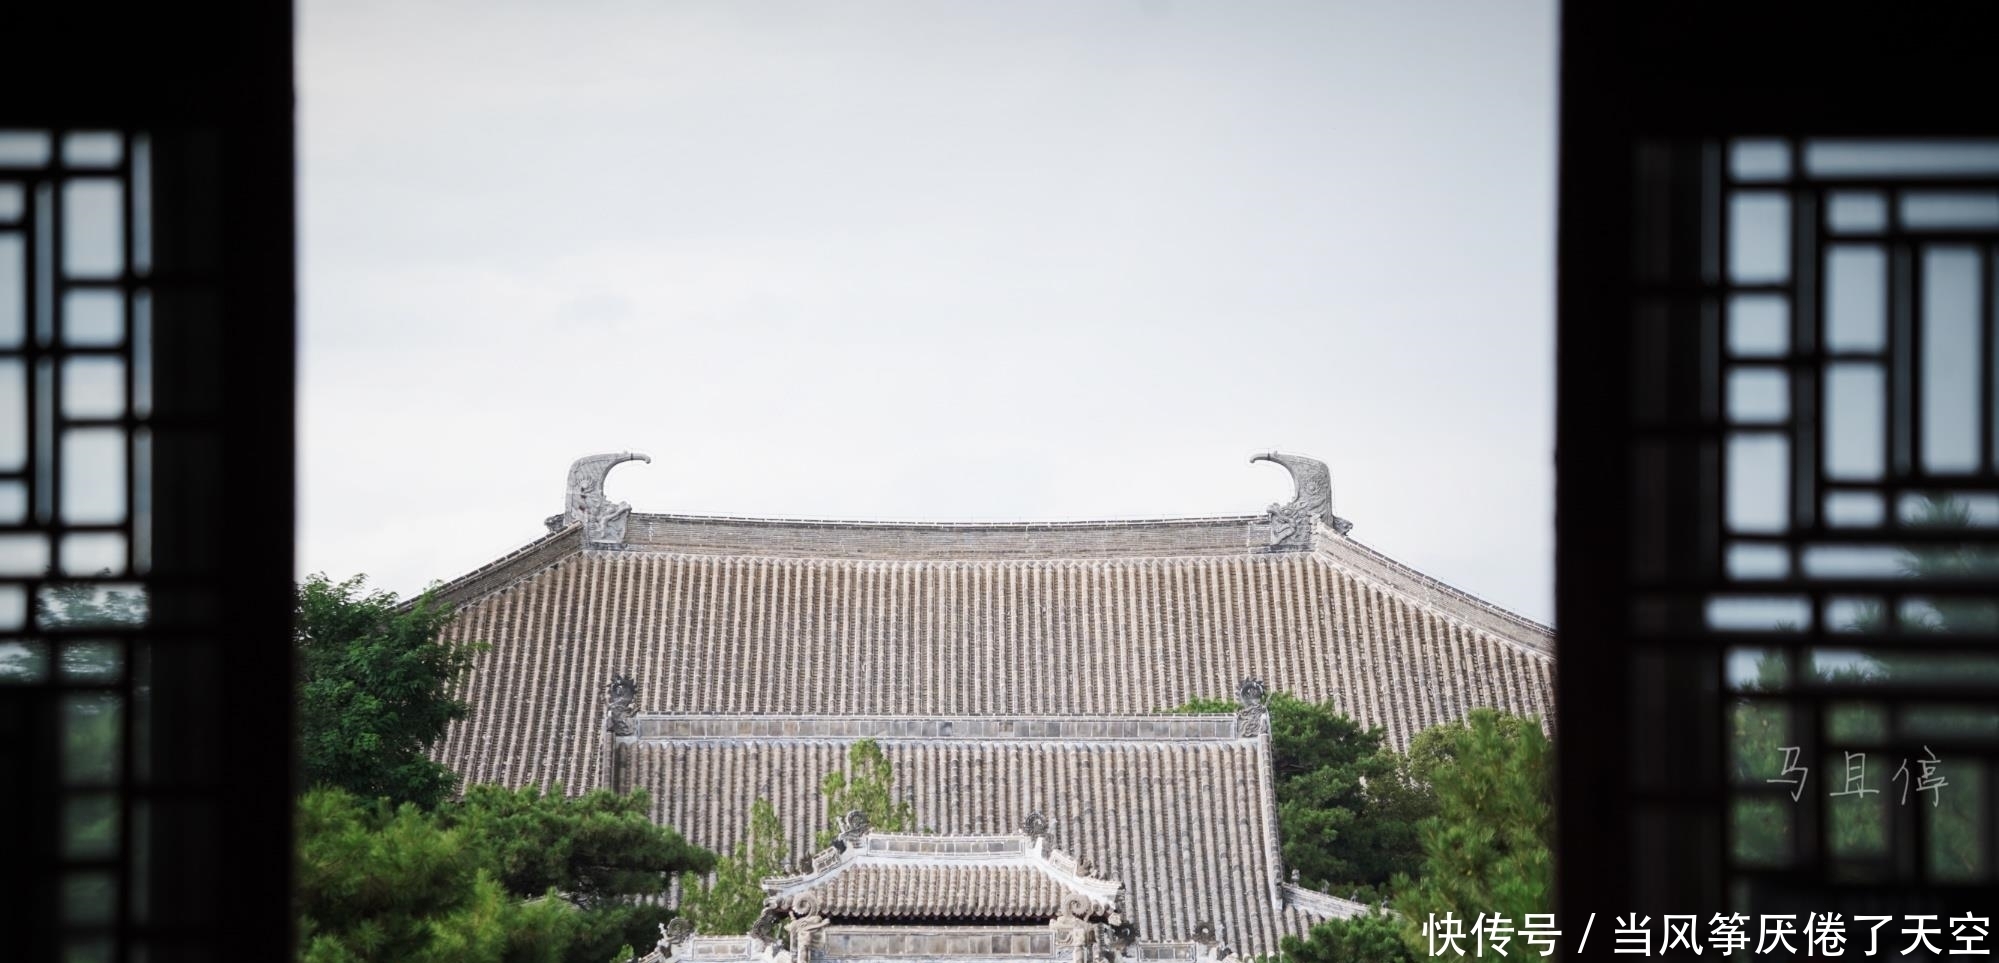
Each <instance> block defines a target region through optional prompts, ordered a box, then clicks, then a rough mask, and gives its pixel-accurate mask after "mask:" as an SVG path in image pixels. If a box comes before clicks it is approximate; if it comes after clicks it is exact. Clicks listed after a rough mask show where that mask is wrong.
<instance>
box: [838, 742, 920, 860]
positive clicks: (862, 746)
mask: <svg viewBox="0 0 1999 963" xmlns="http://www.w3.org/2000/svg"><path fill="white" fill-rule="evenodd" d="M819 794H820V795H822V796H824V797H826V825H827V826H828V827H829V828H827V829H823V830H820V832H819V838H818V846H819V847H820V848H822V849H823V848H825V847H827V846H831V845H833V840H834V838H835V837H837V836H838V835H839V832H838V831H837V830H835V829H833V828H831V827H834V826H840V825H843V824H844V822H845V820H846V818H847V814H848V813H850V812H852V811H854V810H856V809H858V810H860V811H861V812H864V813H866V814H867V816H868V825H870V826H872V827H874V828H875V830H876V831H878V832H885V833H899V832H903V831H905V830H908V829H909V828H911V827H912V826H913V825H914V824H915V822H916V813H915V810H914V807H912V806H911V805H910V804H909V803H907V802H896V801H895V771H894V767H893V766H891V765H890V764H889V761H888V756H887V755H885V754H883V753H882V747H881V745H880V744H878V743H876V742H875V741H874V740H873V739H862V740H860V741H859V742H856V743H854V745H853V747H852V748H850V749H848V750H847V770H846V771H845V772H841V771H840V770H837V769H836V770H834V771H832V772H829V773H827V774H826V776H825V778H823V779H821V780H820V781H819Z"/></svg>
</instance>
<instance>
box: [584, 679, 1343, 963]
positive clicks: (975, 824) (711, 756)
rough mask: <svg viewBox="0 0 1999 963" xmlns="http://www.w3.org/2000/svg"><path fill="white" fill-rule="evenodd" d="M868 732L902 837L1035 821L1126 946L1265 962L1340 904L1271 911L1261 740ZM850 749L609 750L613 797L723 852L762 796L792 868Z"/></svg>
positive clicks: (822, 815)
mask: <svg viewBox="0 0 1999 963" xmlns="http://www.w3.org/2000/svg"><path fill="white" fill-rule="evenodd" d="M646 721H647V720H645V719H644V718H641V719H640V720H639V726H640V729H641V731H643V730H644V729H645V723H646ZM785 721H786V720H778V725H779V726H780V727H781V726H782V724H783V722H785ZM799 721H802V722H809V721H810V720H799ZM1184 721H1186V722H1188V723H1194V722H1197V721H1201V720H1199V719H1198V717H1195V718H1188V719H1186V720H1184ZM1205 721H1207V722H1213V721H1216V720H1214V719H1208V720H1205ZM769 724H771V720H768V719H765V720H758V721H757V722H756V725H758V726H764V725H769ZM1191 731H1192V730H1191V729H1190V730H1189V732H1190V733H1191ZM884 733H885V734H883V735H881V736H880V737H878V739H877V741H878V742H879V744H880V745H881V746H882V749H883V753H884V755H885V756H886V757H887V758H888V760H889V762H890V764H891V765H892V766H893V769H894V773H895V776H894V779H895V785H894V790H893V791H894V794H895V796H896V797H897V798H898V799H907V800H909V801H910V802H911V804H912V805H913V808H914V811H915V818H916V826H915V827H914V829H915V830H916V831H918V832H923V833H938V834H953V835H975V834H1006V833H1012V832H1015V831H1017V830H1018V829H1019V827H1021V826H1023V825H1024V824H1025V823H1026V821H1027V819H1028V817H1029V815H1030V814H1033V813H1039V814H1041V815H1042V816H1044V817H1045V818H1046V819H1047V822H1048V830H1047V840H1048V844H1049V845H1050V846H1052V847H1054V848H1056V849H1059V850H1061V851H1062V852H1064V853H1068V854H1070V855H1072V856H1073V857H1074V858H1075V859H1076V860H1077V861H1078V862H1079V864H1080V866H1079V871H1080V872H1082V873H1084V874H1087V875H1089V876H1092V877H1097V878H1101V879H1105V880H1114V881H1116V882H1118V883H1121V884H1123V887H1124V888H1123V893H1124V912H1125V914H1126V915H1127V916H1128V917H1129V918H1131V919H1132V920H1133V922H1134V923H1136V925H1137V928H1138V937H1139V938H1140V939H1141V940H1146V941H1167V942H1173V941H1184V940H1188V939H1190V938H1192V937H1193V935H1194V933H1195V928H1196V927H1197V926H1198V925H1199V924H1201V923H1204V922H1205V923H1211V924H1213V925H1214V927H1215V929H1216V934H1217V936H1218V937H1219V938H1220V940H1221V941H1222V942H1223V943H1226V944H1229V945H1231V946H1234V947H1236V948H1237V949H1238V951H1240V952H1243V953H1245V954H1247V955H1256V954H1262V953H1275V952H1276V951H1277V948H1278V941H1279V940H1280V939H1281V938H1282V937H1283V936H1285V935H1291V934H1302V933H1303V932H1304V931H1305V930H1307V929H1309V927H1310V926H1311V924H1312V923H1314V922H1317V921H1319V920H1321V919H1324V918H1325V915H1326V913H1327V912H1328V910H1327V907H1328V906H1332V907H1335V908H1337V907H1340V906H1343V905H1345V904H1344V901H1334V902H1333V903H1327V904H1323V905H1321V904H1313V905H1312V906H1311V907H1307V906H1306V902H1307V901H1304V900H1299V899H1295V898H1287V894H1286V889H1287V887H1285V886H1284V885H1282V879H1281V876H1282V868H1281V866H1280V865H1279V857H1278V841H1277V822H1276V819H1277V814H1276V805H1275V801H1274V797H1273V796H1272V788H1273V787H1272V785H1271V772H1270V761H1269V749H1268V745H1269V743H1268V740H1267V739H1263V738H1240V737H1237V736H1235V735H1234V734H1233V733H1231V734H1228V735H1222V736H1208V737H1198V736H1194V735H1190V734H1189V733H1180V734H1177V735H1178V736H1179V737H1173V736H1169V737H1155V738H1137V737H1134V738H1125V739H1113V738H1091V737H1082V738H1056V737H1042V738H1022V739H994V738H965V739H954V738H930V737H924V736H916V737H907V736H905V737H897V736H895V735H893V734H892V732H891V731H889V730H884ZM852 742H853V739H852V738H798V737H786V736H781V735H780V736H770V735H755V734H752V735H745V736H740V737H729V736H722V735H717V734H715V733H713V732H711V733H710V734H708V735H704V736H700V737H695V738H684V739H672V738H651V739H648V738H638V739H632V740H628V741H620V742H618V743H616V746H617V750H616V751H617V752H618V753H619V754H620V757H621V758H620V765H619V769H620V771H621V772H622V773H623V775H622V777H621V778H620V781H619V785H620V786H621V787H642V788H645V789H646V790H648V792H649V793H650V794H651V797H652V805H653V816H654V818H655V819H656V820H657V821H659V822H661V823H663V824H665V825H669V826H673V827H675V828H676V829H678V830H680V832H681V833H682V834H683V835H684V836H686V837H687V839H688V840H689V841H690V842H693V843H695V844H697V845H701V846H705V847H708V848H710V849H715V850H718V851H723V852H727V851H729V850H731V849H732V848H733V847H734V846H735V844H736V842H737V841H738V840H739V839H741V838H742V835H743V833H744V831H745V829H746V827H747V826H748V824H749V816H750V808H751V806H752V804H753V803H754V802H755V801H756V800H757V799H758V798H759V797H762V798H767V799H769V800H770V801H771V802H772V804H773V806H774V808H775V809H776V811H777V815H778V818H779V820H780V821H781V822H782V823H783V824H784V827H785V835H786V838H787V839H788V840H789V841H790V844H791V853H792V856H793V859H794V861H795V860H797V859H798V858H800V857H801V856H802V855H803V854H806V853H810V852H812V851H813V850H814V848H815V847H814V842H815V837H816V836H817V834H818V833H819V832H820V831H821V830H822V829H827V828H830V823H829V821H828V817H827V813H826V811H825V803H824V801H823V800H822V798H821V796H820V792H819V781H820V779H821V778H822V777H823V776H824V775H825V774H826V773H828V772H832V771H835V770H838V769H843V768H844V766H845V759H846V753H847V750H848V747H849V746H850V745H851V744H852Z"/></svg>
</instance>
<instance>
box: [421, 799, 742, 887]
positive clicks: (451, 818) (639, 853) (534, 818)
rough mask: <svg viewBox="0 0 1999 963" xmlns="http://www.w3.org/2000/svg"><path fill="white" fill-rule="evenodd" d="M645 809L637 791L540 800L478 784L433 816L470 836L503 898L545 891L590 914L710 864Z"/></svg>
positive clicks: (707, 856)
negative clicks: (590, 910)
mask: <svg viewBox="0 0 1999 963" xmlns="http://www.w3.org/2000/svg"><path fill="white" fill-rule="evenodd" d="M651 810H652V806H651V801H650V799H649V798H648V797H647V795H646V791H645V790H643V789H637V790H633V791H632V792H631V793H630V794H629V795H623V796H620V795H618V794H616V793H613V792H611V791H609V790H605V789H599V790H595V791H593V792H590V793H586V794H584V795H582V796H575V797H570V796H564V795H563V794H562V792H561V790H560V788H558V789H557V790H556V791H555V792H552V793H549V794H546V795H544V794H543V793H542V792H541V790H540V789H538V788H536V787H534V786H526V787H523V788H520V789H506V788H504V787H501V786H490V785H482V786H470V787H467V788H466V790H465V798H464V801H462V802H460V803H457V804H454V805H450V806H446V807H444V808H443V809H441V810H440V815H441V816H442V817H443V818H444V820H445V822H446V824H447V825H450V826H453V827H458V828H462V829H464V830H465V831H467V832H468V833H469V835H470V838H471V839H472V841H473V842H474V844H475V845H477V846H478V847H479V849H480V855H481V857H482V860H483V863H484V865H486V866H487V867H489V868H490V869H491V870H492V872H493V874H494V877H495V878H496V879H498V880H499V882H500V884H501V885H502V886H504V887H505V888H506V890H507V892H510V893H513V894H515V895H516V896H535V895H539V894H541V893H544V892H547V891H549V890H551V889H552V890H556V891H558V892H560V893H562V895H563V896H564V897H565V898H566V899H568V900H569V901H571V902H573V903H576V904H577V905H578V906H582V907H586V908H594V907H601V906H604V905H606V904H607V903H611V902H615V901H616V900H617V899H618V898H619V897H623V896H632V895H644V894H652V893H659V892H663V891H664V890H665V889H666V888H667V885H668V883H669V882H670V881H671V880H672V878H673V875H674V874H676V873H678V872H681V871H684V870H690V869H691V870H701V871H705V870H707V869H708V868H709V867H710V866H712V865H713V864H714V861H715V860H714V856H713V855H712V854H710V853H709V852H708V851H706V850H703V849H699V848H697V847H694V846H690V845H688V844H687V842H686V841H685V840H683V839H681V838H680V834H679V833H677V832H674V831H673V830H672V829H668V828H665V827H662V826H657V825H654V824H653V821H652V816H651Z"/></svg>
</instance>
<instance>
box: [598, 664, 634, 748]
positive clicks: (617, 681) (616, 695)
mask: <svg viewBox="0 0 1999 963" xmlns="http://www.w3.org/2000/svg"><path fill="white" fill-rule="evenodd" d="M604 690H605V693H606V694H607V695H609V696H610V704H609V705H607V706H605V707H604V731H605V732H608V733H610V734H611V735H614V736H635V735H638V732H639V730H638V727H637V726H636V725H634V724H633V722H632V720H633V718H634V717H636V716H637V715H638V713H639V710H638V700H639V684H638V682H636V681H634V680H633V679H632V677H631V676H628V675H626V674H624V673H622V672H615V673H612V674H611V684H610V685H608V686H605V687H604Z"/></svg>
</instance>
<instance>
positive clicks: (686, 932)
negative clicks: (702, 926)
mask: <svg viewBox="0 0 1999 963" xmlns="http://www.w3.org/2000/svg"><path fill="white" fill-rule="evenodd" d="M693 936H694V924H692V923H689V922H687V917H685V916H676V917H674V918H673V920H672V921H671V922H666V923H661V924H659V951H660V953H661V954H662V955H668V956H670V955H672V952H673V948H674V947H676V946H679V945H680V944H682V943H685V942H687V941H688V940H689V939H691V938H693Z"/></svg>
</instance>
